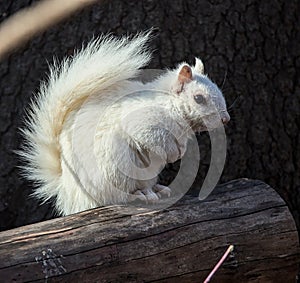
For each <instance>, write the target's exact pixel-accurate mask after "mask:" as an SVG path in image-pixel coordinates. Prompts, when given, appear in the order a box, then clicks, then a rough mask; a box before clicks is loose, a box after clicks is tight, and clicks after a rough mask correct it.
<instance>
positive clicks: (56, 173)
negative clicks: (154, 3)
mask: <svg viewBox="0 0 300 283" xmlns="http://www.w3.org/2000/svg"><path fill="white" fill-rule="evenodd" d="M149 37H150V33H149V32H148V33H143V34H139V35H137V36H135V37H134V38H132V39H129V38H127V37H123V38H121V39H115V38H113V37H111V36H110V37H100V38H98V39H95V40H93V41H92V42H91V43H89V44H88V45H87V47H85V48H84V49H82V50H81V51H79V52H78V53H76V54H75V55H74V56H73V58H71V59H65V60H64V61H63V62H62V64H57V63H55V64H54V65H53V66H52V67H51V69H50V74H49V78H48V80H47V82H44V83H42V85H41V87H40V91H39V93H38V95H37V97H35V98H34V101H33V102H32V105H31V108H30V110H29V111H28V115H27V119H26V126H25V128H24V129H22V133H23V135H24V138H25V143H24V145H23V147H22V149H21V150H20V151H19V152H18V153H19V155H20V156H21V157H22V159H23V160H24V161H25V165H24V166H22V169H23V174H24V175H25V176H26V178H28V179H29V180H31V181H33V182H34V183H35V184H36V185H37V188H36V190H35V192H34V194H35V195H36V196H37V197H39V198H40V199H42V200H43V201H46V200H48V199H50V198H52V197H57V195H58V190H59V189H60V187H61V174H62V166H61V164H62V160H61V159H62V156H61V146H60V143H59V138H60V134H61V131H62V129H63V127H64V124H65V122H66V121H67V119H68V117H69V115H70V114H71V113H74V111H78V110H79V109H80V107H81V106H82V104H83V103H84V102H85V101H86V100H87V99H88V98H89V97H92V96H101V95H105V93H109V90H110V89H112V88H119V87H121V86H122V83H124V81H126V80H128V79H131V78H134V77H136V75H137V74H138V72H139V69H140V68H142V67H144V66H145V65H146V64H147V63H148V62H149V60H150V53H149V51H148V49H147V47H146V43H147V42H148V39H149Z"/></svg>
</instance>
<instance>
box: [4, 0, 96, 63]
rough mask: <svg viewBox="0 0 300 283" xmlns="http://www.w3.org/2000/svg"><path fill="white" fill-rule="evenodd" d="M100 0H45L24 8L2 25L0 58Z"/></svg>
mask: <svg viewBox="0 0 300 283" xmlns="http://www.w3.org/2000/svg"><path fill="white" fill-rule="evenodd" d="M96 1H98V0H63V1H62V0H44V1H40V2H37V3H35V4H33V5H32V6H30V7H28V8H24V9H22V10H20V11H19V12H17V13H16V14H14V15H12V16H11V17H9V18H8V19H7V20H6V21H4V22H3V23H2V24H1V25H0V60H1V59H2V58H3V57H4V55H6V54H8V53H9V52H10V51H11V50H12V49H14V48H16V47H18V46H20V45H21V44H22V43H24V42H26V41H27V40H29V39H30V38H31V37H33V36H34V35H35V34H38V33H40V32H42V31H44V30H46V29H47V28H49V27H50V26H52V25H54V24H56V23H57V22H59V21H61V20H63V19H64V18H67V17H68V16H70V15H71V14H73V13H75V12H76V11H78V10H80V9H83V8H84V7H86V6H88V5H91V4H93V3H94V2H96Z"/></svg>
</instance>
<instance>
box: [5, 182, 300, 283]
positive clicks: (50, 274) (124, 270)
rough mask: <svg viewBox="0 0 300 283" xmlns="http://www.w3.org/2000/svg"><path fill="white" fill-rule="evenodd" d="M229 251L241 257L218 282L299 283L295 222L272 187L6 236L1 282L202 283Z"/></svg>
mask: <svg viewBox="0 0 300 283" xmlns="http://www.w3.org/2000/svg"><path fill="white" fill-rule="evenodd" d="M135 213H136V212H135ZM229 244H233V245H234V246H235V250H234V252H233V253H232V254H231V255H230V257H229V258H228V260H227V261H226V262H225V263H224V264H223V266H222V267H221V269H220V270H218V272H217V273H216V275H215V276H214V277H213V280H212V281H211V282H222V283H223V282H231V283H232V282H295V280H296V274H297V271H298V263H299V243H298V236H297V230H296V227H295V224H294V221H293V218H292V216H291V214H290V213H289V210H288V208H287V206H286V205H285V203H284V202H283V201H282V199H281V198H280V197H279V195H278V194H277V193H276V192H275V191H274V190H273V189H272V188H270V187H269V186H268V185H266V184H265V183H262V182H260V181H254V180H247V179H240V180H235V181H232V182H229V183H227V184H224V185H220V186H218V187H217V188H216V189H215V190H214V193H213V194H212V195H211V196H210V197H209V198H208V199H206V200H205V201H201V202H200V201H199V200H198V199H197V198H195V197H190V196H186V197H184V198H183V199H182V200H181V201H179V202H178V203H177V204H176V205H174V206H172V207H170V208H168V209H165V210H163V211H156V212H150V213H149V212H147V213H145V212H141V213H138V214H134V215H133V214H130V211H129V208H128V207H124V206H110V207H105V208H97V209H94V210H90V211H86V212H82V213H79V214H75V215H71V216H68V217H61V218H57V219H54V220H50V221H46V222H41V223H37V224H33V225H29V226H24V227H21V228H17V229H14V230H10V231H5V232H2V233H0V247H1V249H0V278H1V280H3V279H5V281H2V282H45V281H47V282H203V280H204V278H205V277H206V276H207V275H208V273H209V272H210V270H211V269H212V268H213V266H214V265H215V264H216V262H217V261H218V259H219V258H220V257H221V256H222V254H223V252H224V251H225V250H226V249H227V247H228V245H229ZM45 279H47V280H45Z"/></svg>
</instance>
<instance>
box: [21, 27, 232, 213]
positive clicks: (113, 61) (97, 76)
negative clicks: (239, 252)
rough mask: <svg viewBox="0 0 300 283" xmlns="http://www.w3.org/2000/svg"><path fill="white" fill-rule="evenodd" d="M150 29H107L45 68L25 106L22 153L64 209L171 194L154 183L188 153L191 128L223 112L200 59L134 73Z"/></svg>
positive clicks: (211, 123)
mask: <svg viewBox="0 0 300 283" xmlns="http://www.w3.org/2000/svg"><path fill="white" fill-rule="evenodd" d="M150 34H151V33H150V32H147V33H140V34H138V35H137V36H135V37H134V38H131V39H130V38H128V37H123V38H121V39H116V38H114V37H112V36H106V37H105V36H104V37H101V38H99V39H95V40H93V41H92V42H90V43H89V44H88V45H87V46H86V48H83V49H82V50H81V51H79V52H78V53H77V54H75V55H74V56H73V57H72V58H69V59H65V60H64V61H63V62H62V63H61V64H54V66H53V67H52V68H51V69H50V75H49V79H48V81H47V82H45V83H42V85H41V88H40V91H39V94H38V95H37V97H36V98H35V100H34V102H33V103H32V105H31V108H30V111H29V112H28V118H27V120H26V127H25V128H24V129H22V132H23V134H24V137H25V144H24V146H23V148H22V150H20V152H19V154H20V155H21V157H22V158H23V160H25V162H26V164H25V165H24V166H23V171H24V174H25V175H26V177H27V178H28V179H29V180H31V181H33V182H34V183H35V184H36V185H37V188H36V189H35V192H34V195H35V196H36V197H38V198H39V199H41V200H43V201H47V200H49V199H54V201H55V208H56V210H57V212H58V213H59V214H61V215H68V214H73V213H76V212H79V211H83V210H87V209H91V208H94V207H98V206H103V205H110V204H118V203H119V204H120V203H127V202H129V201H131V200H133V199H135V198H139V199H141V200H144V201H146V202H155V201H158V200H159V198H160V197H161V196H163V195H167V196H168V195H169V194H170V189H169V188H168V187H165V186H162V185H159V184H157V175H158V173H159V171H160V170H161V169H162V168H163V167H164V166H165V164H166V163H167V162H175V161H176V160H178V159H180V158H181V157H182V156H183V154H184V153H185V150H186V146H187V142H188V139H189V137H190V135H191V133H192V131H205V130H211V129H214V128H217V127H220V126H222V125H223V124H226V123H227V122H228V121H229V119H230V116H229V114H228V112H227V109H226V103H225V100H224V97H223V95H222V93H221V91H220V90H219V88H218V87H217V86H216V85H215V84H214V83H213V82H212V81H211V80H210V79H209V78H208V77H207V76H206V75H205V74H204V67H203V63H202V61H201V60H200V59H198V58H196V64H195V66H190V65H188V64H187V63H181V64H179V66H178V67H177V68H176V69H174V70H168V71H167V72H166V73H165V74H163V75H161V76H159V77H158V78H157V79H155V80H154V81H152V82H149V83H146V84H143V83H141V82H139V81H137V80H134V79H135V78H136V77H137V75H138V74H139V72H140V71H141V68H142V67H144V66H145V65H147V63H148V62H149V61H150V58H151V53H150V52H149V50H148V47H147V43H148V41H149V38H150V37H151V35H150Z"/></svg>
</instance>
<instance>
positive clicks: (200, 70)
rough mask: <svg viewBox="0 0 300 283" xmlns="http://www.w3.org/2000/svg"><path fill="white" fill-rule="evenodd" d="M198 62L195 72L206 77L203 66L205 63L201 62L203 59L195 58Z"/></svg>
mask: <svg viewBox="0 0 300 283" xmlns="http://www.w3.org/2000/svg"><path fill="white" fill-rule="evenodd" d="M195 60H196V64H195V67H194V69H195V72H197V73H198V74H202V75H204V65H203V62H202V61H201V59H199V58H197V57H196V58H195Z"/></svg>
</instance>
